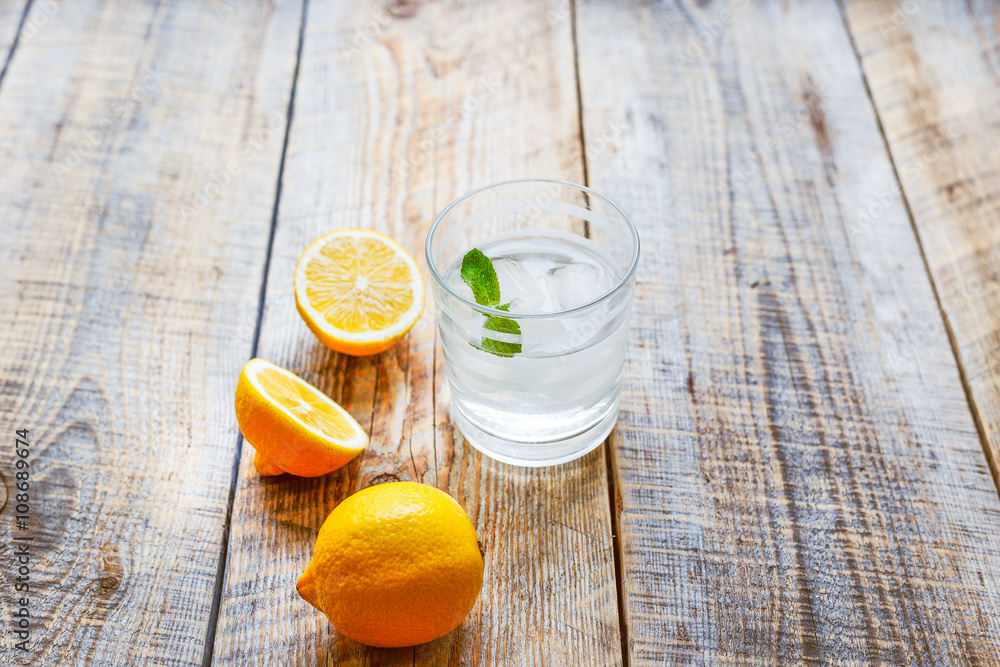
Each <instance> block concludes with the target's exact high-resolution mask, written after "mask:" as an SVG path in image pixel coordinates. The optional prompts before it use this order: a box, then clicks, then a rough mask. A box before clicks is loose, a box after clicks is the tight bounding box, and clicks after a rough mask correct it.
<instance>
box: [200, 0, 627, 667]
mask: <svg viewBox="0 0 1000 667" xmlns="http://www.w3.org/2000/svg"><path fill="white" fill-rule="evenodd" d="M571 25H572V24H571V21H570V16H569V13H568V11H566V9H565V8H564V7H562V6H560V5H559V4H557V3H554V2H547V3H539V2H534V1H533V0H506V1H504V2H491V3H476V4H474V5H473V4H466V3H456V2H428V3H421V4H417V3H409V2H399V3H394V4H391V5H390V6H389V7H388V9H387V10H384V9H381V8H380V6H373V5H371V4H370V3H369V4H368V5H367V9H359V8H358V7H350V6H348V3H337V4H336V5H334V3H329V4H327V3H313V4H311V5H310V8H309V16H308V20H307V22H306V34H305V40H304V46H303V54H302V59H301V69H300V75H299V80H298V84H297V88H296V101H295V109H294V115H293V121H292V131H291V135H290V144H289V148H288V157H287V162H286V169H285V173H284V178H283V190H282V197H281V205H280V216H279V221H278V228H277V233H276V237H275V249H274V253H273V258H272V263H271V267H270V273H269V278H268V282H267V297H266V303H267V308H266V312H265V317H264V321H263V328H262V332H261V338H260V344H259V353H260V356H262V357H265V358H267V359H269V360H271V361H274V362H275V363H278V364H281V365H284V366H285V367H287V368H290V369H292V370H294V371H296V372H298V373H300V374H301V375H302V376H303V377H305V378H306V379H308V380H309V381H311V382H314V383H315V384H316V385H318V386H319V387H321V388H322V389H323V390H324V391H327V392H328V393H329V394H330V395H331V396H332V397H334V398H335V399H336V400H337V401H339V402H340V403H341V404H342V405H344V406H345V407H346V408H347V409H348V410H350V411H351V412H352V413H353V414H354V415H355V416H356V417H357V418H358V419H359V420H360V422H361V423H362V424H363V425H364V426H365V427H366V428H368V429H369V430H370V433H371V445H370V448H369V450H368V451H367V452H366V453H365V454H364V455H363V456H362V457H361V458H360V460H358V461H355V462H354V463H352V464H351V465H350V466H349V467H348V468H347V469H345V470H341V471H338V472H337V473H333V474H331V475H328V476H326V477H324V478H320V479H315V480H300V479H293V478H290V477H287V476H285V477H281V478H277V479H260V478H259V477H258V476H257V475H256V473H255V472H254V470H253V467H252V462H251V459H252V451H251V450H250V449H249V448H248V447H244V450H243V457H242V465H241V470H240V480H239V486H238V491H237V494H236V502H235V506H234V511H233V524H232V532H231V536H232V539H231V542H230V550H229V560H228V564H227V568H226V582H225V589H224V599H223V604H222V609H221V615H220V619H219V625H218V635H217V639H216V648H215V662H216V663H218V664H235V665H249V664H253V665H273V664H277V663H276V661H277V660H279V659H280V660H281V661H282V664H284V665H306V664H308V665H312V664H345V665H353V664H407V665H409V664H412V663H420V664H427V665H442V664H451V665H479V664H518V665H529V664H601V665H605V664H619V663H620V662H621V645H620V640H619V636H618V617H617V605H616V594H615V577H614V564H613V553H612V549H611V533H610V525H609V518H610V512H609V508H608V491H607V481H606V469H605V465H604V458H603V450H602V451H598V452H595V453H593V454H592V455H590V456H588V457H586V458H585V459H584V460H582V461H579V462H577V463H575V464H572V465H567V466H562V467H559V468H553V469H550V470H544V471H526V470H520V469H516V468H512V467H509V466H506V465H501V464H497V463H494V462H492V461H490V460H489V459H486V458H484V457H482V456H480V455H479V454H478V453H476V452H475V451H474V450H472V449H471V448H470V447H468V446H467V445H466V444H465V443H464V442H463V441H462V439H461V437H460V436H459V435H458V434H457V433H454V432H453V431H452V428H451V426H450V425H449V423H448V417H447V411H446V407H447V394H446V385H445V380H444V377H445V375H444V372H443V367H442V355H441V353H440V349H439V348H438V347H437V345H436V340H435V331H434V318H433V304H428V310H427V311H426V314H425V316H424V318H423V320H422V321H421V322H420V323H418V325H417V326H416V327H415V328H414V330H413V331H412V332H411V333H410V335H409V336H408V337H407V338H406V339H404V340H403V341H402V342H401V343H400V344H399V345H398V346H397V347H395V348H394V349H392V350H390V351H388V352H386V353H384V354H382V355H380V356H378V357H376V358H369V359H352V358H347V357H344V356H340V355H336V354H333V353H330V352H329V351H327V350H326V349H325V348H323V347H322V346H321V345H320V344H319V343H318V342H317V341H316V339H315V338H314V337H313V336H312V335H311V334H310V333H309V331H308V330H307V329H306V327H305V325H304V324H303V323H302V321H301V320H300V318H299V316H298V315H297V313H296V311H295V305H294V300H293V294H292V282H291V281H292V269H293V266H294V262H295V260H296V259H297V257H298V255H299V253H301V251H302V250H303V249H304V248H305V247H306V245H307V244H308V243H309V242H310V241H311V240H312V239H313V238H315V237H316V236H318V235H320V234H321V233H322V232H325V231H327V230H330V229H334V228H338V227H365V228H375V229H378V230H381V231H383V232H386V233H388V234H390V235H391V236H393V237H394V238H396V239H397V240H399V241H400V242H401V243H402V244H403V245H404V246H405V247H407V248H408V249H409V250H410V251H411V252H412V253H413V254H414V255H415V256H416V257H417V259H418V261H419V262H420V264H421V265H422V266H423V265H424V257H423V241H424V237H425V234H426V232H427V229H428V227H429V224H430V222H431V221H432V220H433V217H434V215H435V213H436V212H437V211H439V210H440V209H442V208H443V207H444V206H445V205H446V204H447V203H448V202H449V201H450V200H452V199H453V198H454V197H456V196H458V195H460V194H462V193H464V192H466V191H468V190H470V189H472V188H473V187H476V186H479V185H483V184H486V183H489V182H492V181H498V180H502V179H505V178H511V177H515V176H524V175H540V176H563V177H565V178H569V179H571V180H576V181H578V182H579V181H580V180H582V159H581V154H580V148H581V147H580V137H579V128H578V122H577V107H576V89H575V80H574V66H573V45H572V34H571ZM394 479H404V480H419V481H423V482H425V483H428V484H432V485H436V486H438V487H440V488H442V489H445V490H447V491H449V492H450V493H452V494H453V495H454V496H455V497H456V498H457V499H458V501H459V502H460V503H461V504H462V505H463V506H464V507H465V508H466V509H467V510H468V511H469V513H470V515H471V516H472V518H473V521H474V522H475V523H476V526H477V532H478V534H479V536H480V538H481V540H482V542H483V544H484V545H485V547H486V551H487V555H486V575H485V583H484V587H483V591H482V594H481V596H480V599H479V602H478V603H477V606H476V607H475V609H474V610H473V612H472V614H471V615H470V617H469V618H468V619H467V620H466V621H465V623H464V624H463V625H462V626H460V628H459V629H457V630H456V631H455V632H453V633H451V634H450V635H448V636H446V637H444V638H442V639H440V640H438V641H436V642H432V643H430V644H426V645H423V646H420V647H417V648H416V649H402V650H393V651H388V650H374V649H366V648H365V647H363V646H361V645H359V644H356V643H354V642H352V641H350V640H347V639H346V638H343V637H341V636H339V635H338V634H337V633H336V632H335V631H334V630H333V628H332V626H330V625H329V624H328V622H327V621H326V619H325V617H323V616H322V615H321V614H320V613H319V612H317V611H316V610H315V609H313V608H312V607H310V606H309V605H308V604H306V603H305V602H303V601H302V600H300V599H299V598H298V596H297V595H296V592H295V580H296V579H297V577H298V575H299V574H300V573H301V572H302V570H303V569H304V568H305V566H306V564H307V563H308V560H309V558H310V555H311V553H312V549H313V545H314V542H315V537H316V533H317V531H318V529H319V527H320V526H321V525H322V523H323V520H324V519H325V518H326V516H327V514H328V513H329V512H330V510H331V509H332V508H333V507H335V506H336V505H337V503H338V502H340V501H341V500H342V499H343V498H345V497H346V496H347V495H349V494H350V493H353V492H354V491H356V490H358V489H361V488H363V487H366V486H369V485H371V484H373V483H377V482H381V481H387V480H394Z"/></svg>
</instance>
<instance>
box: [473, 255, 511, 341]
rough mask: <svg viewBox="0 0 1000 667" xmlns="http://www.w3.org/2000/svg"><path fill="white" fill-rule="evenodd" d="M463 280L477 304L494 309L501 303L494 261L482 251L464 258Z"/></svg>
mask: <svg viewBox="0 0 1000 667" xmlns="http://www.w3.org/2000/svg"><path fill="white" fill-rule="evenodd" d="M462 280H464V281H465V284H466V285H468V286H469V288H470V289H471V290H472V294H473V296H475V297H476V303H478V304H479V305H480V306H490V307H492V306H495V305H497V304H498V303H500V281H499V280H497V272H496V271H495V270H494V269H493V261H492V260H490V258H489V257H487V256H486V255H484V254H483V252H482V251H481V250H479V249H477V248H473V249H472V250H470V251H469V252H467V253H465V257H463V258H462ZM515 324H516V322H515Z"/></svg>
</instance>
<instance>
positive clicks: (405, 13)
mask: <svg viewBox="0 0 1000 667" xmlns="http://www.w3.org/2000/svg"><path fill="white" fill-rule="evenodd" d="M419 8H420V7H419V3H418V2H417V1H416V0H393V1H392V2H390V3H389V6H388V7H386V8H385V10H386V11H387V12H389V15H390V16H394V17H396V18H397V19H411V18H413V17H414V16H416V15H417V10H418V9H419Z"/></svg>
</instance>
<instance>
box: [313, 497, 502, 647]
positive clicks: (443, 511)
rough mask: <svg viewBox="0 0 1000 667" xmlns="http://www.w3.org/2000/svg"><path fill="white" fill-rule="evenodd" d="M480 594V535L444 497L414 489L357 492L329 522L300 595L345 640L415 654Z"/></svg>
mask: <svg viewBox="0 0 1000 667" xmlns="http://www.w3.org/2000/svg"><path fill="white" fill-rule="evenodd" d="M482 586H483V554H482V552H481V551H480V548H479V542H478V540H477V539H476V529H475V527H474V526H473V525H472V521H470V520H469V516H468V515H467V514H466V513H465V510H463V509H462V507H461V505H459V504H458V503H457V502H455V499H454V498H452V497H451V496H449V495H448V494H447V493H445V492H443V491H440V490H438V489H436V488H434V487H432V486H427V485H426V484H418V483H416V482H392V483H388V484H379V485H378V486H371V487H368V488H367V489H364V490H362V491H359V492H358V493H355V494H354V495H353V496H351V497H349V498H348V499H347V500H345V501H344V502H342V503H340V505H338V506H337V507H336V509H334V510H333V512H331V513H330V516H328V517H327V519H326V522H324V524H323V527H322V528H321V529H320V531H319V536H318V537H317V538H316V551H315V553H313V557H312V560H311V561H310V562H309V566H308V567H307V568H306V571H305V572H303V573H302V576H301V577H299V581H298V584H297V588H298V591H299V595H301V596H302V597H303V598H304V599H305V600H306V601H307V602H308V603H309V604H311V605H312V606H314V607H316V608H317V609H319V610H320V611H321V612H323V613H324V614H326V617H327V618H328V619H330V622H331V623H333V625H334V626H335V627H336V628H337V630H339V631H340V632H341V633H342V634H344V635H346V636H348V637H350V638H351V639H354V640H355V641H359V642H361V643H363V644H368V645H370V646H412V645H414V644H422V643H424V642H429V641H431V640H433V639H437V638H438V637H441V636H442V635H445V634H447V633H449V632H451V631H452V630H454V629H455V628H456V627H458V625H459V624H460V623H461V622H462V620H463V619H464V618H465V617H466V616H468V614H469V612H470V611H472V607H473V605H474V604H475V603H476V598H477V597H478V596H479V590H480V589H481V588H482Z"/></svg>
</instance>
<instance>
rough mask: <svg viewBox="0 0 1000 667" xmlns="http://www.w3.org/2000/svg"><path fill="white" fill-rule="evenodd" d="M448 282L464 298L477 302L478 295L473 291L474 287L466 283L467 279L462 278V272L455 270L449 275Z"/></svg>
mask: <svg viewBox="0 0 1000 667" xmlns="http://www.w3.org/2000/svg"><path fill="white" fill-rule="evenodd" d="M448 284H449V285H451V287H452V289H454V290H455V291H456V292H458V294H459V295H460V296H462V297H463V298H465V299H468V300H469V301H472V302H473V303H475V302H476V295H475V294H473V293H472V288H471V287H469V286H468V285H466V284H465V281H464V280H462V274H460V273H459V272H458V271H453V272H452V273H451V275H449V276H448Z"/></svg>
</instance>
